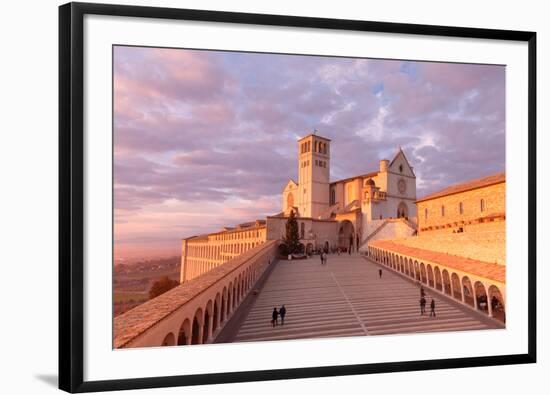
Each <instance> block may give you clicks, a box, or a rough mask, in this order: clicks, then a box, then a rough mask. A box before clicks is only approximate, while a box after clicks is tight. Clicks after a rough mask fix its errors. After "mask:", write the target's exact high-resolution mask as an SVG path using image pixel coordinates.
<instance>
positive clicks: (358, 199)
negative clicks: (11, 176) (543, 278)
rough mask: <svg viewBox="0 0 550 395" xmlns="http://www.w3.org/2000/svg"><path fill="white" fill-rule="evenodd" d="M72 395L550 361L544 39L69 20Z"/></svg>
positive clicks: (229, 16)
mask: <svg viewBox="0 0 550 395" xmlns="http://www.w3.org/2000/svg"><path fill="white" fill-rule="evenodd" d="M59 16H60V19H59V20H60V24H59V29H60V30H59V54H60V57H59V81H60V82H59V97H60V99H59V108H60V110H59V111H60V117H59V119H60V125H59V133H60V159H59V160H60V163H59V169H60V170H59V171H60V174H59V179H60V217H59V221H60V238H59V239H60V246H59V247H60V248H59V251H60V261H59V278H60V289H59V293H60V295H59V303H60V306H59V307H60V318H59V325H60V328H59V341H60V348H59V361H60V365H59V377H60V380H59V382H60V388H61V389H63V390H66V391H69V392H87V391H104V390H117V389H131V388H151V387H166V386H183V385H199V384H213V383H229V382H239V381H259V380H277V379H292V378H306V377H320V376H335V375H351V374H366V373H378V372H397V371H408V370H426V369H447V368H457V367H473V366H487V365H503V364H517V363H532V362H535V361H536V298H535V295H536V289H535V285H536V272H535V270H536V267H535V261H536V237H535V236H536V235H535V232H536V212H535V210H536V184H535V180H536V176H535V175H536V169H535V163H536V162H535V160H536V158H535V151H536V150H535V147H536V141H535V127H536V122H535V121H536V113H535V108H536V103H535V101H536V34H535V33H534V32H521V31H506V30H487V29H473V28H461V27H446V26H426V25H411V24H397V23H382V22H367V21H358V20H337V19H322V18H311V17H296V16H283V15H260V14H246V13H231V12H217V11H203V10H183V9H168V8H152V7H137V6H119V5H106V4H86V3H69V4H66V5H63V6H61V7H60V9H59Z"/></svg>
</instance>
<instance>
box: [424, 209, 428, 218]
mask: <svg viewBox="0 0 550 395" xmlns="http://www.w3.org/2000/svg"><path fill="white" fill-rule="evenodd" d="M424 219H428V209H427V208H425V209H424Z"/></svg>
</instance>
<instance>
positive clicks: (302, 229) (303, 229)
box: [300, 222, 306, 239]
mask: <svg viewBox="0 0 550 395" xmlns="http://www.w3.org/2000/svg"><path fill="white" fill-rule="evenodd" d="M305 235H306V224H305V223H303V222H302V223H300V239H304V238H305Z"/></svg>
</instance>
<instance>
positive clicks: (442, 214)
mask: <svg viewBox="0 0 550 395" xmlns="http://www.w3.org/2000/svg"><path fill="white" fill-rule="evenodd" d="M441 216H442V217H444V216H445V206H441Z"/></svg>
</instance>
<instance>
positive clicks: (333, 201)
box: [330, 188, 336, 206]
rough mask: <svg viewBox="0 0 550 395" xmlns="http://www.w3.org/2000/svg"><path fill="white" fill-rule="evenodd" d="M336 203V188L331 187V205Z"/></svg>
mask: <svg viewBox="0 0 550 395" xmlns="http://www.w3.org/2000/svg"><path fill="white" fill-rule="evenodd" d="M334 204H336V191H335V190H334V188H331V189H330V205H331V206H332V205H334Z"/></svg>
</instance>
